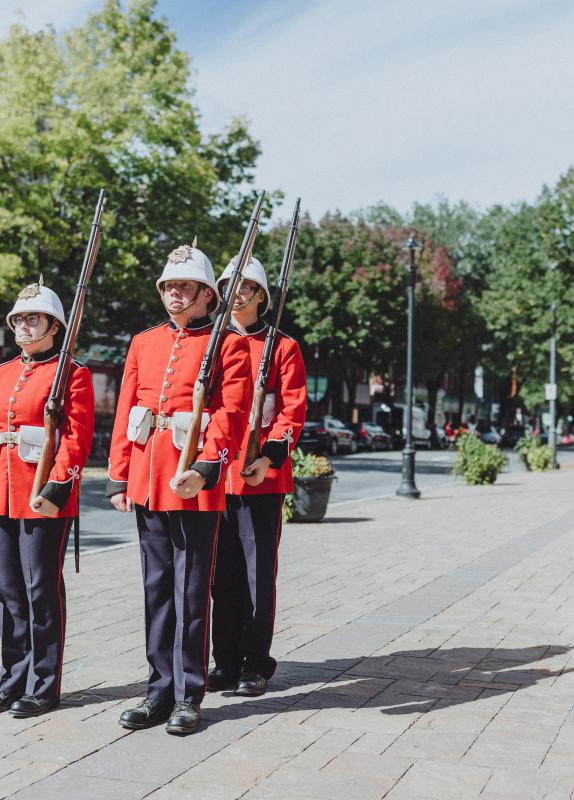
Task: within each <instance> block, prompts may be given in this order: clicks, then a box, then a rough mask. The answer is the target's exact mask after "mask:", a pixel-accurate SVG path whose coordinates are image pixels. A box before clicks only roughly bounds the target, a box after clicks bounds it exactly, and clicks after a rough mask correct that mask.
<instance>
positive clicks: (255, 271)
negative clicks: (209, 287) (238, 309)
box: [217, 256, 271, 316]
mask: <svg viewBox="0 0 574 800" xmlns="http://www.w3.org/2000/svg"><path fill="white" fill-rule="evenodd" d="M236 259H237V256H235V258H232V259H231V261H230V262H229V264H228V265H227V266H226V267H225V269H224V270H223V272H222V273H221V275H220V276H219V278H218V279H217V289H218V291H219V294H220V295H221V284H222V283H223V281H227V280H229V278H231V273H232V272H233V269H234V267H235V264H236V263H237V261H236ZM242 274H243V279H244V280H247V281H255V283H258V284H259V286H261V288H262V289H263V291H264V293H265V301H261V305H260V308H259V315H260V316H262V315H263V314H265V312H266V311H267V309H268V308H269V306H270V305H271V297H270V295H269V289H268V288H267V275H266V274H265V268H264V266H263V264H262V263H261V261H259V260H258V259H256V258H254V257H253V256H251V258H250V259H249V261H248V262H247V264H246V265H245V267H244V269H243V273H242Z"/></svg>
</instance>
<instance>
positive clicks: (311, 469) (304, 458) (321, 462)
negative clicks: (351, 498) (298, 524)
mask: <svg viewBox="0 0 574 800" xmlns="http://www.w3.org/2000/svg"><path fill="white" fill-rule="evenodd" d="M291 461H292V465H293V480H294V481H297V480H298V479H300V480H301V479H302V480H305V478H315V479H317V478H319V479H320V478H326V479H329V480H333V479H334V478H335V468H334V466H333V464H332V463H331V462H330V461H329V459H328V458H325V456H316V455H315V454H314V453H304V452H303V451H302V450H301V448H300V447H296V448H295V450H293V452H292V453H291ZM294 511H295V508H294V502H293V495H292V494H288V495H286V496H285V502H284V503H283V522H289V521H290V520H291V519H292V517H293V514H294Z"/></svg>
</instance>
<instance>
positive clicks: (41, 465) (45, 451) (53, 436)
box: [31, 405, 58, 499]
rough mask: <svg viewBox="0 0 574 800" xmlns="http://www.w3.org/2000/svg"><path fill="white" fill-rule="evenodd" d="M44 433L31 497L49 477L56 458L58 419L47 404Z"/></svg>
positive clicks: (35, 495) (38, 492) (33, 496)
mask: <svg viewBox="0 0 574 800" xmlns="http://www.w3.org/2000/svg"><path fill="white" fill-rule="evenodd" d="M44 433H45V439H44V444H43V445H42V452H41V453H40V460H39V461H38V465H37V467H36V474H35V476H34V483H33V485H32V496H31V499H34V498H35V497H37V496H38V495H39V494H40V492H41V491H42V489H43V488H44V486H45V485H46V484H47V483H48V478H49V477H50V472H51V471H52V467H53V466H54V461H55V459H56V440H57V433H58V420H57V418H56V415H55V414H52V413H51V412H50V411H48V407H47V405H46V407H45V408H44Z"/></svg>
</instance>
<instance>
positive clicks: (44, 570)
mask: <svg viewBox="0 0 574 800" xmlns="http://www.w3.org/2000/svg"><path fill="white" fill-rule="evenodd" d="M7 319H8V325H9V326H10V328H11V329H12V330H13V331H14V333H15V334H16V343H17V344H18V345H19V346H20V347H21V348H22V353H21V354H20V355H19V356H17V357H16V358H14V359H12V360H11V361H7V362H5V363H4V364H2V365H1V366H0V409H1V412H0V600H1V601H2V676H1V678H0V710H1V711H5V710H6V709H8V708H9V709H10V711H11V712H12V714H13V716H15V717H31V716H36V715H38V714H43V713H45V712H46V711H48V710H49V709H51V708H53V707H54V706H57V705H58V703H59V701H60V683H61V678H62V657H63V651H64V632H65V624H66V593H65V588H64V577H63V574H62V568H63V565H64V556H65V554H66V545H67V541H68V533H69V531H70V526H71V522H72V520H73V518H74V517H75V516H77V514H78V488H79V483H80V475H81V472H82V469H83V467H84V464H85V463H86V461H87V458H88V455H89V452H90V447H91V443H92V436H93V432H94V391H93V387H92V379H91V375H90V372H89V370H88V369H87V368H86V367H85V366H83V365H82V364H80V363H79V362H77V361H74V362H73V365H72V370H71V376H70V380H69V382H68V385H67V389H66V395H65V401H64V417H63V422H62V425H61V427H60V442H59V447H58V451H57V454H56V461H55V464H54V467H53V469H52V471H51V473H50V479H49V481H48V483H47V484H46V486H45V487H44V489H43V490H42V491H41V493H40V495H39V496H38V497H37V498H35V499H34V500H33V501H32V502H30V495H31V493H32V485H33V483H34V476H35V474H36V464H37V462H38V459H39V456H40V450H41V445H42V441H43V436H44V405H45V403H46V400H47V399H48V395H49V393H50V390H51V388H52V383H53V380H54V376H55V373H56V367H57V364H58V356H59V352H60V347H61V344H62V341H63V337H64V329H65V326H66V319H65V317H64V309H63V308H62V303H61V302H60V299H59V298H58V296H57V295H56V294H55V292H53V291H51V289H48V288H47V287H46V286H43V285H42V283H41V282H40V283H39V284H32V285H31V286H27V287H26V288H25V289H23V290H22V291H21V292H20V294H19V295H18V299H17V301H16V304H15V305H14V307H13V309H12V310H11V311H10V313H9V314H8V318H7Z"/></svg>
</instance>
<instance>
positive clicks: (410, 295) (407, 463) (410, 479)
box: [397, 233, 423, 500]
mask: <svg viewBox="0 0 574 800" xmlns="http://www.w3.org/2000/svg"><path fill="white" fill-rule="evenodd" d="M402 249H403V250H405V251H407V252H408V254H409V267H408V272H407V300H408V328H407V411H406V413H407V419H406V429H407V431H406V432H407V435H406V441H405V447H404V450H403V474H402V478H401V485H400V486H399V488H398V489H397V494H398V495H399V496H400V497H410V498H412V499H413V500H415V499H417V498H418V497H420V496H421V493H420V492H419V490H418V489H417V487H416V484H415V448H414V446H413V329H414V324H413V323H414V310H415V309H414V306H415V283H416V277H417V256H418V255H419V254H420V252H421V250H422V249H423V247H422V244H421V243H420V242H419V241H417V238H416V236H415V235H414V233H412V234H411V235H410V237H409V239H408V241H407V242H405V244H404V245H403V247H402Z"/></svg>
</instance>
